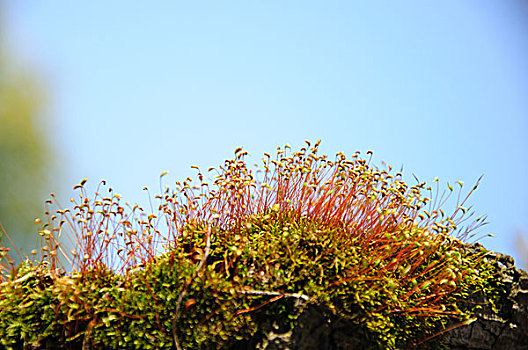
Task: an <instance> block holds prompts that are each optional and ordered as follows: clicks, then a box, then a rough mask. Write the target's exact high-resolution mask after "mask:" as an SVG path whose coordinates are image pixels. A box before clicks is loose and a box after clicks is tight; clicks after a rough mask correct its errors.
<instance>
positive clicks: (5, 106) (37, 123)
mask: <svg viewBox="0 0 528 350" xmlns="http://www.w3.org/2000/svg"><path fill="white" fill-rule="evenodd" d="M1 7H2V5H1V2H0V8H1ZM1 21H2V18H0V223H2V225H3V226H4V228H5V230H6V231H7V232H8V234H9V236H10V237H11V238H12V240H13V241H14V242H15V244H16V245H17V246H18V247H19V248H23V249H24V250H25V251H26V253H29V250H31V249H34V248H35V247H36V242H37V240H36V237H37V229H36V227H35V224H34V219H35V218H36V217H39V216H41V215H42V212H43V203H44V199H45V198H46V196H47V195H48V193H49V192H48V191H49V190H50V187H49V186H50V179H51V177H50V174H49V171H48V169H52V166H51V160H52V158H51V152H50V151H51V147H50V143H49V140H48V139H47V135H45V133H44V132H42V126H43V120H42V111H43V106H44V100H45V99H44V96H43V90H42V88H41V87H40V86H39V84H38V80H37V79H36V77H35V75H34V74H32V73H31V72H30V71H29V70H27V69H21V68H19V67H18V66H17V65H16V64H15V63H14V62H15V60H14V59H13V58H12V56H10V55H8V54H7V52H6V51H7V50H6V47H5V46H6V45H5V41H4V40H2V39H3V36H2V34H3V31H2V23H1ZM0 231H1V230H0ZM0 244H2V245H5V246H9V244H8V242H7V240H6V239H5V237H3V238H0ZM14 257H15V256H13V258H14Z"/></svg>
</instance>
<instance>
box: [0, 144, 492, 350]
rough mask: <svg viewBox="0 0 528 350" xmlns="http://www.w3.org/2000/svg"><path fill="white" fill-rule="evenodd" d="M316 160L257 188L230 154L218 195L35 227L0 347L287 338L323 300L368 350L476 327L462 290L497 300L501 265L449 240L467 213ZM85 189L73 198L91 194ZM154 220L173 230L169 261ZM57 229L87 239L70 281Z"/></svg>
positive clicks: (359, 165) (0, 315) (8, 287)
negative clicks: (39, 249)
mask: <svg viewBox="0 0 528 350" xmlns="http://www.w3.org/2000/svg"><path fill="white" fill-rule="evenodd" d="M316 153H317V144H316V146H315V147H313V148H311V149H310V151H309V152H308V151H307V150H306V149H304V148H303V149H302V150H301V151H300V152H296V153H294V155H293V156H290V157H286V156H285V154H284V152H283V151H279V152H278V155H277V160H276V161H269V157H268V160H266V159H265V160H264V169H265V171H264V180H262V181H261V182H257V181H256V180H254V176H253V175H252V173H251V171H248V170H247V168H246V167H245V163H244V162H243V161H242V157H243V155H244V152H242V151H241V150H237V151H236V153H235V154H236V158H235V160H232V161H226V165H225V167H222V168H221V171H220V172H219V175H218V176H217V177H216V180H215V182H214V184H215V186H216V190H209V191H206V192H204V193H202V195H200V196H198V195H197V194H196V193H194V192H193V189H196V188H198V189H200V188H204V183H202V184H201V185H198V186H197V185H194V186H191V185H190V180H188V181H187V182H184V183H183V184H178V186H179V190H178V191H175V192H172V193H171V192H170V191H169V190H168V189H167V191H166V192H165V194H164V195H163V196H157V198H158V199H160V202H161V203H160V206H159V208H160V212H159V213H157V214H156V215H155V214H150V215H148V216H147V215H144V217H147V219H141V217H142V216H141V215H139V214H141V212H140V213H139V214H137V215H136V214H134V210H136V208H134V209H133V210H132V213H131V214H126V212H125V210H124V208H123V207H121V206H120V205H119V196H118V195H113V196H112V197H108V198H107V197H104V198H100V197H97V196H98V194H97V195H96V198H95V199H94V200H90V199H88V198H86V196H85V194H84V192H82V193H81V196H80V199H81V201H80V203H78V205H77V206H75V207H74V210H75V213H74V214H72V213H69V212H68V211H66V210H58V211H57V213H58V215H57V216H56V217H57V218H58V219H57V220H60V223H59V224H58V225H57V227H56V228H53V229H52V227H53V222H50V223H49V224H48V226H46V227H45V228H44V229H43V231H42V233H41V235H42V237H43V240H44V244H43V245H44V247H43V252H44V254H43V256H42V259H41V262H40V263H33V262H30V261H29V260H28V261H26V262H25V263H23V264H21V265H20V266H19V267H18V269H17V270H16V271H12V273H11V275H10V276H5V277H4V278H3V282H2V283H1V285H0V344H1V345H2V347H3V348H6V349H56V348H59V349H80V348H83V349H149V348H150V349H175V348H183V349H208V348H218V347H222V348H229V347H230V346H233V345H234V344H236V343H237V342H239V341H247V340H248V339H255V338H258V337H262V336H264V334H265V332H266V331H267V330H266V329H262V327H264V326H263V325H265V324H269V323H270V320H273V321H274V322H275V323H277V326H278V327H279V328H280V329H282V330H283V331H287V330H293V329H295V328H296V327H298V326H299V316H300V315H302V313H303V310H305V308H307V307H309V306H313V305H316V306H318V307H321V308H324V309H325V310H329V311H328V312H330V313H331V314H332V315H333V316H332V317H334V318H340V319H342V320H346V322H348V323H349V324H351V325H353V327H354V328H357V330H358V334H362V336H363V337H364V338H365V339H368V341H369V342H370V344H372V346H373V347H374V348H380V349H400V348H408V347H411V346H413V345H418V344H419V347H420V348H424V347H429V348H441V337H438V335H441V333H442V332H443V330H444V329H445V328H446V326H447V325H448V324H449V322H452V321H453V320H458V321H457V322H459V323H464V322H465V323H469V322H471V317H472V315H473V313H474V311H475V307H478V305H469V304H468V303H464V302H463V301H465V300H466V299H467V297H468V296H469V295H471V294H473V293H481V294H483V295H486V296H487V297H488V298H489V299H490V300H491V301H494V300H498V298H500V296H501V293H502V289H501V288H502V286H501V285H500V284H499V283H498V282H497V281H496V278H495V277H496V275H497V274H498V273H499V271H498V267H497V265H496V264H495V263H494V262H493V261H488V260H487V259H486V258H484V254H485V251H484V250H482V251H480V252H475V251H469V250H468V249H466V248H467V246H465V245H464V244H463V243H462V241H460V240H459V239H456V238H454V237H453V236H450V235H448V234H449V233H452V232H454V230H455V229H456V227H457V225H456V223H455V221H461V217H460V216H459V217H458V218H457V215H458V214H457V213H461V212H463V214H465V213H466V208H464V207H462V205H463V204H464V202H461V203H457V209H456V210H455V213H454V214H453V215H451V216H449V217H447V216H446V217H444V213H443V212H442V210H440V208H438V207H434V206H433V207H432V208H431V206H430V207H429V212H427V211H425V210H423V209H422V206H423V205H425V204H426V203H427V202H428V201H429V198H426V197H423V196H421V195H420V193H421V190H422V189H424V187H425V185H424V184H423V183H422V184H418V185H416V186H408V185H407V184H405V183H403V182H402V181H401V180H398V179H395V177H394V176H393V175H391V174H389V173H388V172H386V171H380V170H377V169H373V168H371V167H369V166H368V165H366V161H364V160H361V159H356V158H354V160H353V161H348V160H346V158H345V157H344V156H343V155H339V154H338V157H337V160H336V161H333V162H331V161H328V160H327V159H326V157H325V156H322V157H320V156H317V155H316ZM272 165H273V166H274V167H275V170H274V171H272V170H270V169H271V168H272ZM328 169H330V170H328ZM198 178H199V179H200V181H201V178H202V174H199V175H198ZM84 182H85V181H83V182H82V183H81V184H80V185H78V186H76V187H80V188H81V190H82V191H84V189H82V185H83V184H84ZM257 187H258V190H257ZM202 197H203V198H202ZM442 197H443V195H442ZM435 202H436V200H435ZM440 202H442V200H440ZM140 211H141V209H140ZM67 215H70V216H67ZM462 216H463V215H462ZM160 219H163V220H165V221H166V222H167V224H168V232H169V236H168V238H165V240H162V242H163V243H164V246H165V248H166V249H165V253H163V254H159V253H156V251H157V249H156V244H155V242H156V240H157V239H158V238H159V237H160V233H159V230H158V223H159V221H156V220H160ZM112 220H113V221H112ZM134 220H135V221H134ZM477 221H478V220H477ZM64 222H70V223H74V224H71V225H73V226H75V225H77V226H76V227H77V231H74V241H76V242H80V243H79V246H78V247H76V251H75V252H74V253H73V254H72V255H71V256H70V257H69V259H70V260H71V261H72V263H73V265H74V267H75V270H74V272H72V273H68V274H65V273H63V272H60V271H61V270H60V269H58V268H57V266H59V264H58V260H57V254H58V252H61V251H62V250H61V249H60V245H57V243H56V242H57V240H56V238H55V235H56V232H57V231H59V232H60V230H62V229H63V223H64ZM112 222H113V224H114V225H113V230H111V229H109V228H108V227H110V226H111V224H112ZM103 227H104V228H105V229H102V228H103ZM466 232H468V231H466ZM466 235H467V233H466ZM157 237H158V238H157ZM462 238H463V237H462ZM116 259H117V261H118V262H119V263H120V267H116V266H115V263H114V262H115V260H116Z"/></svg>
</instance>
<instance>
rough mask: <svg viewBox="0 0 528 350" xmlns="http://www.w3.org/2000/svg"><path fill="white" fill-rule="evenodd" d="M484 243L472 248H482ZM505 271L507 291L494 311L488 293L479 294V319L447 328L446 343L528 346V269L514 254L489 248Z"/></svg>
mask: <svg viewBox="0 0 528 350" xmlns="http://www.w3.org/2000/svg"><path fill="white" fill-rule="evenodd" d="M480 247H481V245H480V244H473V245H470V246H468V249H475V250H477V249H480ZM488 256H489V257H490V258H493V259H494V260H495V261H496V264H497V267H498V269H499V270H500V271H501V275H500V277H499V278H500V280H501V281H502V283H504V286H505V291H506V293H504V294H503V295H501V299H500V301H499V304H498V305H497V309H498V310H497V311H498V312H494V311H493V310H492V308H491V306H490V304H489V302H488V300H487V298H486V297H485V296H482V295H475V296H474V300H470V301H468V302H479V303H480V304H482V305H483V307H482V308H481V309H480V310H478V311H477V314H476V317H477V320H476V321H475V322H473V323H472V324H470V325H467V326H463V327H459V328H456V329H454V330H452V331H450V332H447V333H446V335H445V337H444V341H443V342H444V344H446V345H447V346H448V347H449V349H456V350H465V349H468V350H473V349H475V350H477V349H478V350H480V349H505V350H506V349H508V350H510V349H511V350H516V349H519V350H521V349H528V273H527V272H526V271H524V270H520V269H517V268H515V266H514V261H513V258H512V257H510V256H508V255H504V254H501V253H495V252H491V251H490V252H489V253H488Z"/></svg>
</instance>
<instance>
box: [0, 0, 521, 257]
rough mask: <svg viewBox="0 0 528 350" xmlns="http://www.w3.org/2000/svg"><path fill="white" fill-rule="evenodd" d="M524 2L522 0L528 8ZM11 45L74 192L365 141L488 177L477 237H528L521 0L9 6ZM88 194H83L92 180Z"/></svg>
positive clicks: (411, 164)
mask: <svg viewBox="0 0 528 350" xmlns="http://www.w3.org/2000/svg"><path fill="white" fill-rule="evenodd" d="M523 3H524V5H523ZM3 11H5V13H4V16H3V17H4V19H5V20H6V29H7V39H8V44H9V46H10V48H11V49H12V50H13V51H14V52H17V53H18V56H19V57H22V58H23V59H24V60H25V61H27V62H28V63H29V64H30V65H31V66H33V67H34V68H36V70H38V71H39V72H41V73H42V76H43V77H44V78H45V83H46V84H47V87H48V88H49V89H50V106H49V111H48V114H49V116H50V119H49V122H50V125H51V126H52V130H53V133H52V135H50V137H51V138H52V140H53V142H54V143H55V146H56V147H57V149H59V151H60V153H61V158H60V159H61V161H62V162H63V164H62V167H61V169H62V170H63V171H64V174H63V178H64V181H63V183H64V187H61V188H56V189H50V191H52V190H53V191H55V192H56V193H58V194H60V195H61V196H62V197H64V198H66V197H69V196H70V194H71V192H72V191H71V187H72V186H73V185H74V184H76V183H78V182H79V181H80V180H81V179H82V178H85V177H86V178H88V179H89V183H91V184H92V186H95V185H96V184H97V183H98V182H99V181H100V180H102V179H105V180H107V181H108V182H109V183H110V184H111V185H112V186H113V187H114V188H115V189H116V190H117V191H118V192H119V193H121V194H122V196H123V197H124V198H126V199H128V200H129V201H131V202H140V203H141V204H145V203H146V201H145V199H146V197H145V193H144V192H143V191H142V190H141V189H142V188H143V187H144V186H148V187H150V188H152V189H153V190H154V192H156V191H155V189H157V188H158V187H159V186H158V181H159V174H160V173H161V172H162V171H165V170H170V171H171V173H170V176H169V183H170V182H172V181H175V180H180V179H183V178H185V177H187V176H189V175H191V174H193V172H192V171H191V170H190V166H191V165H199V166H200V167H202V168H208V167H209V166H216V165H219V164H221V163H222V162H223V160H224V159H226V158H228V157H231V156H232V154H233V151H234V149H235V148H236V147H238V146H243V147H244V148H245V149H247V150H248V151H249V152H250V154H252V155H254V156H255V161H256V160H258V159H260V157H259V156H260V155H261V154H262V153H263V152H266V151H267V152H270V153H272V152H274V150H275V148H276V147H277V146H279V145H284V144H286V143H289V144H291V145H292V146H294V147H299V146H300V145H301V144H302V143H303V140H305V139H310V140H312V141H316V140H317V139H322V145H321V150H322V152H324V153H326V154H329V155H333V154H335V153H336V152H337V151H343V152H344V153H346V154H352V153H353V152H354V151H356V150H360V151H363V152H365V151H367V150H372V151H374V155H375V157H374V163H375V164H377V165H381V162H382V161H385V162H387V163H388V164H391V165H393V166H394V167H395V168H398V169H399V168H400V167H401V166H403V167H404V174H405V178H406V179H407V180H409V181H410V182H412V181H413V177H412V174H413V173H414V174H416V176H418V178H420V179H423V180H427V181H430V180H432V179H433V178H434V177H435V176H438V177H439V178H440V179H441V181H442V182H443V183H445V182H447V181H449V182H451V183H454V182H455V181H457V180H462V181H464V182H465V183H466V187H467V188H468V189H469V188H470V187H471V186H472V185H473V184H474V182H475V181H476V180H477V178H478V177H479V176H480V175H481V174H484V178H483V180H482V183H481V186H480V187H479V189H478V190H477V192H476V193H475V195H474V196H473V197H472V201H471V203H472V204H473V205H474V208H475V210H476V212H477V214H479V215H480V214H488V216H489V222H490V224H489V225H487V226H485V227H483V228H482V232H483V233H484V234H487V233H492V234H495V235H496V238H489V239H485V240H484V241H482V242H483V243H484V244H485V246H487V247H488V248H490V249H494V250H499V251H501V252H504V253H508V254H511V255H513V256H514V257H516V258H517V259H516V260H517V261H518V260H519V259H518V257H519V255H518V254H517V253H516V250H515V235H516V233H517V232H518V231H524V232H525V233H527V230H528V204H527V198H528V185H527V180H528V165H527V159H528V6H527V5H526V2H523V1H483V0H478V1H476V0H475V1H443V2H437V3H436V4H432V3H431V2H423V1H400V2H394V1H376V2H374V1H361V2H359V1H357V2H355V1H256V0H253V1H186V2H182V1H158V2H149V3H146V2H131V1H89V2H82V3H79V2H72V1H14V0H8V1H6V2H4V8H3ZM91 188H92V189H94V187H91Z"/></svg>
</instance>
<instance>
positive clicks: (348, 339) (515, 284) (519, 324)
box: [232, 243, 528, 350]
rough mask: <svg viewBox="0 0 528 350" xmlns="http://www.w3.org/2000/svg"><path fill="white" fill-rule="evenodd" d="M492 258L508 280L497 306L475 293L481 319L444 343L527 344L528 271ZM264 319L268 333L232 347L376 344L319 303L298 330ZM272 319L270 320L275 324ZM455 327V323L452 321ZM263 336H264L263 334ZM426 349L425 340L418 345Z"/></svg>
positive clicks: (475, 247)
mask: <svg viewBox="0 0 528 350" xmlns="http://www.w3.org/2000/svg"><path fill="white" fill-rule="evenodd" d="M481 247H482V246H481V245H480V244H478V243H477V244H472V245H468V246H467V249H468V250H469V251H475V252H478V251H480V249H481ZM487 256H488V258H491V259H493V260H494V261H495V263H496V267H497V269H498V271H500V276H499V277H498V278H499V279H500V280H501V281H502V282H503V283H504V286H505V288H504V290H505V292H504V293H503V294H502V295H501V297H500V301H499V304H498V305H497V311H498V312H494V311H493V310H492V307H491V305H490V304H489V302H488V300H487V298H486V296H483V295H478V294H477V295H474V296H473V297H472V298H471V300H467V302H468V303H475V302H477V303H479V304H480V305H482V307H481V308H480V309H479V310H478V312H477V313H476V315H475V317H476V320H475V321H474V322H473V323H471V324H469V325H465V326H460V327H456V328H454V329H452V330H450V331H448V332H446V333H444V334H443V335H442V343H443V344H444V345H445V346H446V347H447V348H448V349H454V350H484V349H490V350H501V349H504V350H521V349H528V273H527V272H526V271H524V270H520V269H517V268H515V266H514V261H513V258H512V257H510V256H507V255H504V254H500V253H495V252H491V251H489V253H488V254H487ZM271 322H272V321H265V323H267V324H263V325H262V328H260V329H266V330H268V331H266V334H264V335H260V336H259V337H257V338H258V339H253V340H250V341H249V342H241V343H239V344H237V345H235V346H234V347H233V348H232V349H266V350H276V349H292V350H293V349H296V350H308V349H323V350H326V349H328V350H334V349H336V350H337V349H361V350H368V349H376V348H377V347H376V346H375V345H373V344H371V343H369V341H368V340H367V338H366V335H365V334H363V333H362V332H361V330H360V329H358V327H357V326H355V325H353V324H352V323H351V322H348V321H347V320H343V319H342V318H339V317H337V316H335V315H333V314H332V313H331V312H330V311H329V310H326V309H324V308H322V307H318V306H309V307H307V308H306V309H305V310H304V311H303V313H302V314H301V316H300V318H299V322H298V324H299V326H298V327H297V328H295V329H293V331H288V330H287V329H281V328H280V326H278V325H277V324H276V323H271ZM270 323H271V324H270ZM450 326H455V325H448V328H449V327H450ZM263 338H264V339H263ZM417 348H419V349H425V348H427V345H426V344H422V345H419V346H417Z"/></svg>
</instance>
